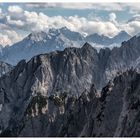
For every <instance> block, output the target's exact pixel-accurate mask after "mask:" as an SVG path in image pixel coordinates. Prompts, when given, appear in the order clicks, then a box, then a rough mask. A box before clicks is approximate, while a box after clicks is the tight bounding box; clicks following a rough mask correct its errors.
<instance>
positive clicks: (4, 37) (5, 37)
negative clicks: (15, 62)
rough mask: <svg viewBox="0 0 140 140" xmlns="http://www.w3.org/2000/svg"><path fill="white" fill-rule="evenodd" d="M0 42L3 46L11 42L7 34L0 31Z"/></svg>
mask: <svg viewBox="0 0 140 140" xmlns="http://www.w3.org/2000/svg"><path fill="white" fill-rule="evenodd" d="M0 44H1V45H3V46H6V45H9V44H11V40H10V39H9V37H8V35H4V34H2V33H0Z"/></svg>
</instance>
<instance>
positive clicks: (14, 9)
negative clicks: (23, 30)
mask: <svg viewBox="0 0 140 140" xmlns="http://www.w3.org/2000/svg"><path fill="white" fill-rule="evenodd" d="M8 11H9V12H11V13H22V11H23V9H22V8H21V7H20V6H18V5H13V6H9V7H8Z"/></svg>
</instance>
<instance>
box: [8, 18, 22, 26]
mask: <svg viewBox="0 0 140 140" xmlns="http://www.w3.org/2000/svg"><path fill="white" fill-rule="evenodd" d="M6 19H7V23H8V24H10V25H14V26H16V27H17V26H23V25H24V22H23V21H21V20H12V19H11V16H6Z"/></svg>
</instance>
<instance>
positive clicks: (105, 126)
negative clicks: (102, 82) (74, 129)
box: [86, 70, 140, 137]
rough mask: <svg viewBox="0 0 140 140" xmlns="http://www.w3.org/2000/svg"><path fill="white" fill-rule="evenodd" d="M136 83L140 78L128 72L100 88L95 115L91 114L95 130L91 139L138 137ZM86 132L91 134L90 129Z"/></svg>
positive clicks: (139, 75)
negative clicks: (100, 92)
mask: <svg viewBox="0 0 140 140" xmlns="http://www.w3.org/2000/svg"><path fill="white" fill-rule="evenodd" d="M139 79H140V74H138V73H137V72H135V71H133V70H129V71H126V72H125V73H123V74H121V75H118V76H117V77H116V78H115V79H114V80H113V84H110V83H109V84H108V85H107V86H106V87H105V88H103V90H102V97H101V98H100V99H99V102H98V104H97V108H96V111H94V112H96V113H92V115H93V116H92V120H94V121H93V123H92V125H93V126H94V127H93V129H92V134H91V136H96V137H134V136H135V137H136V136H140V129H139V119H140V117H139V113H140V110H139V105H140V104H139V90H140V89H139V83H140V80H139ZM86 129H88V130H89V131H91V130H90V128H86ZM88 130H87V131H88ZM86 136H89V135H86Z"/></svg>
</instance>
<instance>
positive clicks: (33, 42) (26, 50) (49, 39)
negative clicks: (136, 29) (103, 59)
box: [0, 27, 130, 65]
mask: <svg viewBox="0 0 140 140" xmlns="http://www.w3.org/2000/svg"><path fill="white" fill-rule="evenodd" d="M128 38H130V36H129V35H128V34H127V33H126V32H124V31H122V32H120V33H119V34H118V35H117V36H115V37H114V38H108V37H106V36H103V35H102V36H100V35H98V34H93V35H90V36H87V37H84V36H82V35H81V34H80V33H78V32H74V31H70V30H69V29H68V28H66V27H63V28H60V29H49V31H47V32H44V31H41V32H34V33H31V34H30V35H28V36H27V37H26V38H24V39H23V40H22V41H20V42H18V43H16V44H14V45H12V46H7V47H5V48H2V49H1V53H0V60H2V61H4V62H7V63H9V64H12V65H16V64H17V63H18V62H19V61H20V60H22V59H26V60H29V59H31V58H32V57H33V56H35V55H38V54H43V53H48V52H52V51H55V50H64V49H65V48H69V47H77V48H79V47H81V46H82V45H84V43H85V42H90V44H92V45H93V47H95V48H96V49H97V50H98V49H101V48H102V47H111V48H112V47H114V46H116V44H117V45H118V46H119V45H120V44H121V42H122V41H124V40H127V39H128Z"/></svg>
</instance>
